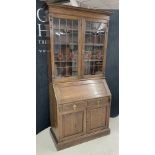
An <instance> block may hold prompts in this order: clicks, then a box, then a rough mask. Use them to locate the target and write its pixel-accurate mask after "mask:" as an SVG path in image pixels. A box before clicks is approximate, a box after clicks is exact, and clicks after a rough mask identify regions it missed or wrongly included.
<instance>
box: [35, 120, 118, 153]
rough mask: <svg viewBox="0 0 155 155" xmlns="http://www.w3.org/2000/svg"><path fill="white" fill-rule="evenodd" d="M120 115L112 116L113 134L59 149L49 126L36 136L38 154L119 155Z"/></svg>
mask: <svg viewBox="0 0 155 155" xmlns="http://www.w3.org/2000/svg"><path fill="white" fill-rule="evenodd" d="M118 126H119V117H115V118H110V129H111V134H110V135H108V136H104V137H101V138H97V139H94V140H91V141H88V142H85V143H82V144H79V145H76V146H73V147H70V148H67V149H64V150H61V151H57V150H56V148H55V145H54V143H53V141H52V139H51V136H50V132H49V129H50V128H47V129H45V130H43V131H42V132H40V133H39V134H37V136H36V154H37V155H118V154H119V153H118V152H119V151H118V148H119V142H118V141H119V140H118V138H119V127H118Z"/></svg>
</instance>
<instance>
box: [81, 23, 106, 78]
mask: <svg viewBox="0 0 155 155" xmlns="http://www.w3.org/2000/svg"><path fill="white" fill-rule="evenodd" d="M83 26H84V45H83V51H82V52H83V76H98V75H102V74H103V69H104V68H103V67H104V66H103V65H104V62H103V60H104V49H105V39H106V32H107V23H104V22H102V21H97V20H96V21H94V20H85V22H84V24H83Z"/></svg>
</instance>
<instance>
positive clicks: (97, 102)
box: [88, 97, 110, 108]
mask: <svg viewBox="0 0 155 155" xmlns="http://www.w3.org/2000/svg"><path fill="white" fill-rule="evenodd" d="M108 103H110V98H109V97H104V98H98V99H92V100H89V101H88V108H96V107H102V106H104V105H106V104H108Z"/></svg>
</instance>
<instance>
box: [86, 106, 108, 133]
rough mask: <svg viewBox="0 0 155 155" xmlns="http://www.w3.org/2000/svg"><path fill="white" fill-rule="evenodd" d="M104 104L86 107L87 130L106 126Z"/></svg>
mask: <svg viewBox="0 0 155 155" xmlns="http://www.w3.org/2000/svg"><path fill="white" fill-rule="evenodd" d="M106 116H107V108H106V106H103V107H98V108H93V109H87V132H91V131H94V130H98V129H100V128H105V127H106Z"/></svg>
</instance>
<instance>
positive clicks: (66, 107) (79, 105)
mask: <svg viewBox="0 0 155 155" xmlns="http://www.w3.org/2000/svg"><path fill="white" fill-rule="evenodd" d="M86 106H87V102H84V101H80V102H74V103H67V104H63V105H60V106H59V112H69V111H79V110H82V109H85V108H86Z"/></svg>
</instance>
